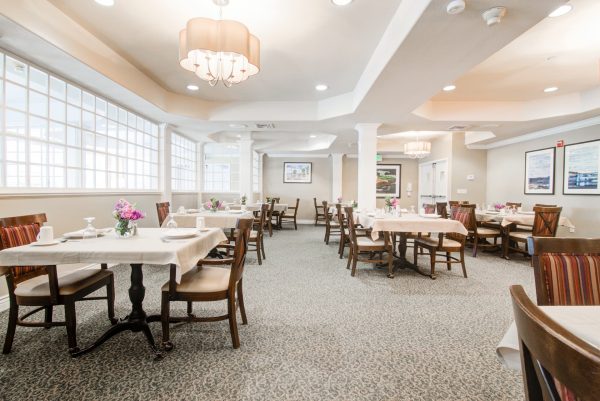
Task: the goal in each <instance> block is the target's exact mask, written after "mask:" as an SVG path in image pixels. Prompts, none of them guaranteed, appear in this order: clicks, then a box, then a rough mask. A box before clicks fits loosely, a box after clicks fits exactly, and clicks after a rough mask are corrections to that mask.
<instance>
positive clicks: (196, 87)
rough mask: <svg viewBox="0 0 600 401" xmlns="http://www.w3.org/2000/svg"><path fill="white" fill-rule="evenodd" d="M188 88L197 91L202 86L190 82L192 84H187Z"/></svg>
mask: <svg viewBox="0 0 600 401" xmlns="http://www.w3.org/2000/svg"><path fill="white" fill-rule="evenodd" d="M186 88H187V89H188V90H189V91H197V90H198V89H200V87H199V86H198V85H192V84H190V85H188V86H186Z"/></svg>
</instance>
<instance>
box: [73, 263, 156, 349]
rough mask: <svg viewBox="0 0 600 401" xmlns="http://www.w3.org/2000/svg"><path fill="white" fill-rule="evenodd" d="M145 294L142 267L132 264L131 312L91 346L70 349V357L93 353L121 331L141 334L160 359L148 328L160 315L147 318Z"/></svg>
mask: <svg viewBox="0 0 600 401" xmlns="http://www.w3.org/2000/svg"><path fill="white" fill-rule="evenodd" d="M145 294H146V288H145V287H144V275H143V273H142V265H141V264H132V265H131V287H130V288H129V299H130V300H131V312H130V313H129V315H128V316H127V317H125V318H123V319H121V321H120V322H118V323H117V324H115V325H114V326H112V327H111V328H110V329H108V330H107V331H106V332H105V333H104V334H103V335H102V336H101V337H100V338H99V339H97V340H96V341H95V342H94V343H93V344H91V345H89V346H88V347H85V348H83V349H79V348H75V349H70V350H69V352H70V354H71V356H72V357H78V356H81V355H85V354H87V353H88V352H91V351H93V350H94V349H96V348H97V347H99V346H100V345H102V344H103V343H104V342H105V341H106V340H108V339H110V338H111V337H113V336H115V335H117V334H119V333H120V332H122V331H128V330H129V331H132V332H134V333H137V332H140V331H141V332H143V333H144V335H145V336H146V340H147V341H148V344H149V345H150V349H151V350H152V353H153V354H154V358H155V359H157V360H158V359H161V358H162V353H161V352H160V350H159V348H158V347H157V346H156V342H155V341H154V336H153V335H152V332H151V331H150V326H148V323H152V322H158V321H160V315H151V316H147V315H146V312H145V311H144V308H143V306H142V303H143V301H144V296H145Z"/></svg>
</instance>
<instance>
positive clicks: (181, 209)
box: [177, 206, 185, 214]
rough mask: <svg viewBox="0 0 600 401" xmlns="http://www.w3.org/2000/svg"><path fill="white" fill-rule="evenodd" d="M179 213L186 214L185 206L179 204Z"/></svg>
mask: <svg viewBox="0 0 600 401" xmlns="http://www.w3.org/2000/svg"><path fill="white" fill-rule="evenodd" d="M177 214H185V207H183V206H179V209H177Z"/></svg>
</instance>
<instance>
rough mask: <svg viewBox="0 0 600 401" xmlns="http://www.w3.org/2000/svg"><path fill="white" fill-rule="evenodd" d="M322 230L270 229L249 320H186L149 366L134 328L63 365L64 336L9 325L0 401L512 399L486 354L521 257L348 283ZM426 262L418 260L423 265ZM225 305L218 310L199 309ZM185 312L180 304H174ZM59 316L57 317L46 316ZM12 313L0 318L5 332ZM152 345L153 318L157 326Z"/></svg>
mask: <svg viewBox="0 0 600 401" xmlns="http://www.w3.org/2000/svg"><path fill="white" fill-rule="evenodd" d="M322 232H323V229H322V228H320V227H319V228H315V227H312V226H310V227H309V226H302V227H301V228H300V230H299V231H297V232H294V231H290V230H286V231H283V232H276V233H275V234H274V237H273V238H270V239H267V241H266V242H267V244H266V247H267V248H266V252H267V258H268V259H267V260H266V262H265V263H264V264H263V265H262V266H258V264H257V263H256V261H255V259H254V258H250V260H249V264H248V265H247V270H246V274H245V278H244V281H245V291H244V293H245V297H246V308H247V312H248V319H249V325H248V326H240V338H241V342H242V346H241V348H240V349H238V350H234V349H233V348H232V346H231V340H230V336H229V329H228V324H227V322H226V321H223V322H218V323H196V324H184V325H180V326H178V327H175V328H174V329H173V330H172V339H173V342H174V343H175V349H174V350H173V351H172V352H171V353H169V354H168V355H167V357H166V358H165V359H164V360H162V361H160V362H154V361H153V359H152V356H151V355H150V352H148V351H149V350H148V348H147V345H146V343H145V339H144V338H143V336H142V335H141V334H140V333H137V334H132V333H122V334H120V335H119V336H118V337H116V338H113V339H112V340H110V341H109V342H107V343H106V344H104V345H103V346H102V347H101V348H99V349H98V350H96V351H95V352H93V353H91V354H89V355H86V356H84V357H82V358H79V359H71V358H70V357H69V356H68V354H67V352H66V333H65V330H64V328H60V327H58V328H53V329H51V330H44V329H33V328H32V329H29V328H23V327H18V328H17V334H16V337H15V343H14V346H13V351H12V353H11V354H9V355H0V399H1V400H59V399H60V400H117V399H118V400H175V399H176V400H211V401H217V400H253V401H256V400H339V401H342V400H343V401H348V400H377V401H381V400H411V401H420V400H423V401H432V400H437V401H443V400H447V401H450V400H457V401H458V400H460V401H465V400H470V401H475V400H482V401H483V400H485V401H490V400H495V401H496V400H497V401H500V400H520V399H523V396H522V393H523V391H522V388H521V379H520V377H519V375H517V374H516V373H514V372H511V371H509V370H507V369H506V368H504V367H502V366H501V365H500V363H499V362H498V360H497V359H496V355H495V346H496V344H497V343H498V341H499V340H500V338H501V337H502V335H503V333H504V331H505V329H506V328H507V327H508V325H509V323H510V321H511V313H512V312H511V306H510V299H509V295H508V286H509V285H510V284H515V283H519V284H523V285H525V287H526V288H527V290H528V291H530V293H531V291H532V290H533V273H532V271H531V268H530V267H529V266H528V263H526V262H524V261H517V262H515V261H512V262H506V261H504V260H502V259H500V258H498V257H496V256H492V255H489V254H488V255H486V254H483V255H480V256H479V257H478V258H477V259H473V258H471V257H469V258H468V260H467V269H468V274H469V278H468V279H464V278H462V275H461V273H460V270H459V269H458V268H456V267H455V268H454V269H453V271H452V272H447V271H446V270H445V268H443V269H440V270H439V271H440V274H439V275H438V279H437V280H435V281H433V280H430V279H429V278H427V277H423V276H419V275H417V274H416V273H415V272H412V271H403V270H400V271H398V272H397V274H396V278H395V279H388V278H386V275H385V272H384V271H382V270H376V269H373V268H372V267H371V266H370V265H362V266H361V265H360V264H359V273H358V276H357V277H354V278H352V277H350V273H349V271H348V270H346V268H345V263H346V261H345V260H340V259H338V257H337V254H336V250H337V243H331V244H330V245H329V246H326V245H325V244H324V243H323V241H322ZM427 260H428V259H427V258H426V257H422V258H421V259H420V264H421V265H422V266H425V265H426V264H427ZM114 271H115V274H116V280H117V283H118V284H117V304H116V308H117V314H118V315H119V316H124V315H125V314H126V313H127V312H128V310H129V300H128V298H127V288H128V286H129V268H128V267H127V266H119V267H117V268H115V270H114ZM144 272H145V285H146V288H147V291H146V299H145V302H144V306H145V309H146V311H148V312H149V313H158V311H159V302H160V296H159V295H160V294H159V287H160V284H162V283H163V282H164V281H166V280H167V276H168V272H167V270H166V269H164V268H162V267H158V266H148V267H145V270H144ZM217 310H218V311H224V310H225V304H224V303H218V304H217V303H215V304H211V305H210V307H209V308H207V307H204V308H201V307H200V306H196V307H195V312H196V313H197V314H200V313H201V312H202V311H204V312H208V313H210V312H211V311H213V312H214V311H217ZM179 311H181V312H183V311H184V305H183V304H182V305H181V306H179ZM77 313H78V322H79V324H78V333H79V340H80V344H85V343H87V342H90V341H92V340H93V339H95V338H96V337H97V336H99V335H100V334H101V333H102V332H103V331H104V330H105V329H106V328H107V327H108V320H107V319H106V313H105V304H104V303H103V302H88V303H83V304H79V305H78V309H77ZM61 317H62V311H60V312H55V319H57V318H61ZM6 321H7V314H6V313H2V314H0V333H1V335H2V341H3V340H4V338H3V336H4V333H5V331H6ZM152 326H153V327H152V328H153V332H154V334H155V336H156V338H157V339H160V324H158V323H155V324H153V325H152Z"/></svg>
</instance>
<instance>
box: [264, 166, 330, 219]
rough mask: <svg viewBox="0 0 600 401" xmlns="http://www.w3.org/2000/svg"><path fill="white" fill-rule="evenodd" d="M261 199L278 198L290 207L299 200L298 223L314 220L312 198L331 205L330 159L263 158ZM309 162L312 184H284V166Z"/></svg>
mask: <svg viewBox="0 0 600 401" xmlns="http://www.w3.org/2000/svg"><path fill="white" fill-rule="evenodd" d="M263 160H264V164H263V196H265V197H267V196H269V197H280V198H281V203H287V204H290V205H291V204H293V203H295V202H296V198H300V205H299V208H298V219H299V220H314V217H315V208H314V205H313V198H315V197H316V198H317V201H324V200H326V201H331V200H332V199H331V159H329V158H310V157H302V158H291V157H285V158H283V157H269V156H266V155H265V156H264V159H263ZM286 161H294V162H312V183H310V184H284V183H283V162H286Z"/></svg>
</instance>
